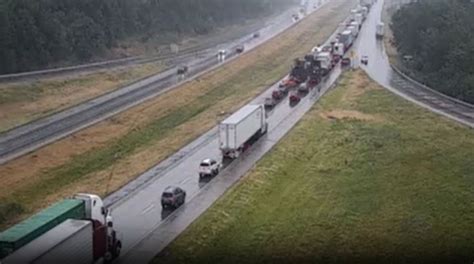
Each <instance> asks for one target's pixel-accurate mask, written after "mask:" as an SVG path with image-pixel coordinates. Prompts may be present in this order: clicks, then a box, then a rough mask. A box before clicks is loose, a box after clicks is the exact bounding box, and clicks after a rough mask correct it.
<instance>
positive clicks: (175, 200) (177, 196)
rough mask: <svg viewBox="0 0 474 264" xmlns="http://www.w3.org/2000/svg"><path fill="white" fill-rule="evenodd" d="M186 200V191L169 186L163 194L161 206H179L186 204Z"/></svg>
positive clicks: (164, 207)
mask: <svg viewBox="0 0 474 264" xmlns="http://www.w3.org/2000/svg"><path fill="white" fill-rule="evenodd" d="M185 200H186V192H185V191H184V190H183V189H181V188H179V187H174V186H169V187H167V188H166V189H165V190H164V191H163V194H162V195H161V206H162V207H163V209H166V208H168V207H173V208H178V207H180V206H181V205H183V204H184V202H185Z"/></svg>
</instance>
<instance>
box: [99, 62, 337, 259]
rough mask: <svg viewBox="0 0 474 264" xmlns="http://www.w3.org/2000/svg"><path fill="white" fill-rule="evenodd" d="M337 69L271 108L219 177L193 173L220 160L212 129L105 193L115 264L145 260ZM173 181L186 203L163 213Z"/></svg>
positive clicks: (270, 141) (276, 136) (282, 130)
mask: <svg viewBox="0 0 474 264" xmlns="http://www.w3.org/2000/svg"><path fill="white" fill-rule="evenodd" d="M340 73H341V69H340V68H336V69H335V70H334V71H333V72H332V74H331V75H330V76H329V77H328V78H327V79H326V80H325V81H324V82H323V83H322V84H321V85H320V86H319V87H318V88H319V89H317V88H316V89H313V90H311V92H310V93H309V94H308V95H306V96H305V97H304V98H303V99H302V100H301V102H300V103H299V104H297V105H296V106H290V104H289V101H288V98H285V99H284V100H283V101H282V102H280V103H279V104H278V105H277V106H276V107H275V108H274V109H273V110H272V111H271V112H269V116H268V123H269V131H268V133H267V134H266V135H265V136H264V137H263V138H261V139H260V140H259V141H258V142H257V143H256V144H255V145H254V146H252V147H251V148H250V149H249V150H248V152H246V153H245V154H244V155H242V156H241V157H240V158H239V159H238V160H235V161H234V162H232V163H231V164H230V165H229V166H227V167H226V168H225V169H224V170H223V171H222V172H221V173H220V174H219V175H218V176H216V177H214V178H212V179H205V180H200V179H199V176H198V174H197V169H198V166H199V163H200V161H201V160H202V159H204V158H215V159H221V154H220V151H219V148H218V137H217V127H215V128H213V129H212V130H210V131H208V132H207V133H205V134H204V135H202V136H201V137H200V138H198V139H196V140H195V141H193V142H192V143H190V144H189V145H187V146H185V147H184V148H182V149H181V150H180V151H178V152H177V153H175V154H174V155H173V156H171V157H170V158H168V159H167V160H165V161H163V162H161V163H160V164H158V165H156V166H155V167H153V168H151V169H150V170H149V171H147V172H145V173H144V174H143V175H141V176H140V177H138V178H137V179H136V180H135V181H133V182H132V183H130V184H128V185H127V186H125V187H124V188H122V189H121V190H119V191H117V192H116V193H114V194H113V195H111V196H109V197H107V198H106V199H105V202H106V204H107V205H108V206H109V208H111V210H112V215H113V216H114V222H115V227H116V229H117V230H120V232H121V237H122V241H123V254H122V257H121V259H120V260H119V262H122V263H129V262H133V263H146V262H148V261H149V260H150V259H151V258H153V257H154V256H155V255H156V254H157V253H158V252H159V251H160V250H161V249H163V248H164V247H165V246H166V245H167V244H168V243H170V242H171V241H172V240H173V239H174V238H175V237H176V236H177V235H178V234H179V233H180V232H182V231H183V230H184V229H185V228H186V227H187V226H188V225H189V224H190V223H191V222H192V221H193V220H194V219H196V218H197V217H198V216H199V215H200V214H201V213H202V212H204V211H205V210H206V209H207V208H208V207H209V206H210V205H211V204H212V203H213V202H214V201H215V200H216V199H217V198H218V197H220V196H221V195H222V194H223V193H224V192H225V191H226V190H227V189H228V188H229V187H230V186H232V184H234V183H235V182H236V181H238V180H239V178H240V177H241V176H242V175H244V174H245V173H246V172H247V171H248V170H249V169H250V168H251V167H252V166H253V165H254V164H255V163H256V162H257V161H258V160H259V159H260V158H261V157H262V156H263V155H264V154H265V153H266V152H267V151H269V150H270V149H271V148H272V147H273V146H274V145H275V144H276V143H277V142H278V141H279V140H280V139H281V138H282V137H283V136H284V135H285V134H286V133H287V132H288V131H289V130H290V129H291V128H292V127H293V126H294V125H295V124H296V122H298V120H299V119H300V118H301V117H302V116H303V115H304V114H305V113H306V112H307V111H308V110H309V109H310V108H311V106H312V105H313V104H314V102H316V101H317V100H318V99H319V98H320V97H321V96H322V95H323V94H324V93H325V92H326V91H327V90H328V89H329V88H330V87H331V85H333V84H334V83H335V81H336V79H337V77H338V76H339V75H340ZM275 88H276V85H274V86H272V87H269V89H268V90H267V91H265V92H264V93H262V94H261V95H259V96H258V97H257V98H255V99H254V100H253V101H252V102H250V103H251V104H252V103H263V101H264V98H265V97H268V96H271V92H272V91H273V89H275ZM171 185H174V186H180V187H182V188H183V189H185V190H186V192H187V196H186V198H187V202H186V204H185V205H184V206H182V207H180V208H179V209H177V210H176V211H174V212H172V211H163V210H162V208H161V203H160V195H161V192H162V191H163V190H164V189H165V188H166V187H167V186H171Z"/></svg>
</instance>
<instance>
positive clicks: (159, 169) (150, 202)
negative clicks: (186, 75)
mask: <svg viewBox="0 0 474 264" xmlns="http://www.w3.org/2000/svg"><path fill="white" fill-rule="evenodd" d="M382 5H383V2H382V1H379V2H378V3H377V5H375V6H374V8H373V9H372V10H371V12H370V16H369V18H368V19H367V20H366V22H365V24H364V26H363V29H362V32H361V34H360V35H359V39H358V40H357V42H356V44H355V46H354V50H356V51H357V53H358V54H361V55H362V54H363V55H369V57H370V63H369V65H368V67H366V68H365V70H366V71H367V72H368V73H369V75H370V76H372V78H374V79H375V80H377V81H379V82H380V83H381V84H383V85H384V86H386V87H387V88H388V89H390V90H392V91H397V94H399V93H401V92H400V90H401V89H402V88H403V87H402V86H401V85H400V82H401V81H400V79H398V78H400V76H398V77H397V75H396V72H393V71H392V69H391V67H390V65H389V64H388V61H387V59H386V56H385V54H384V50H383V44H382V43H381V42H379V41H377V40H376V39H375V25H376V24H377V22H378V21H379V19H380V14H381V10H382V9H381V8H382ZM383 60H385V62H386V63H385V64H380V63H381V62H380V61H383ZM380 65H382V66H380ZM340 73H341V70H340V69H339V68H337V69H336V70H335V71H334V72H333V73H332V74H331V76H330V78H329V79H328V80H327V81H326V82H325V83H323V84H322V86H321V87H320V88H321V92H318V91H317V90H313V91H312V92H311V93H310V94H309V95H308V96H307V97H306V98H304V99H303V100H302V101H301V102H300V104H299V105H297V106H295V107H293V108H292V107H290V106H289V102H288V99H285V100H284V101H283V102H281V103H280V104H279V105H277V107H276V108H275V109H274V110H273V111H272V112H271V113H270V116H269V124H270V127H269V132H268V134H267V135H266V136H265V137H263V138H262V139H260V140H259V142H258V143H257V144H256V145H254V146H253V147H252V148H251V149H250V150H249V152H248V153H246V154H245V155H243V156H242V157H241V158H239V159H238V160H236V161H234V162H233V163H231V164H230V165H229V166H228V167H227V168H226V169H225V170H224V171H223V172H222V173H221V174H220V175H218V176H217V177H215V178H213V179H212V180H210V181H200V180H199V177H198V176H197V166H198V164H199V162H200V161H201V160H202V159H203V158H208V157H210V158H216V159H218V158H219V157H220V153H219V150H218V142H217V135H216V128H214V129H212V130H211V131H209V132H208V133H206V134H205V135H203V136H202V137H200V138H199V139H197V140H196V141H194V142H193V143H191V144H190V145H188V146H186V147H185V148H183V149H182V150H181V151H179V152H178V153H176V154H175V155H173V156H172V157H170V158H169V159H168V160H166V161H164V162H163V163H160V164H159V165H157V166H156V167H154V168H152V169H150V170H149V171H148V172H146V173H145V174H144V175H142V176H141V177H140V178H138V179H137V180H136V181H135V182H133V183H132V184H130V185H128V186H126V187H125V188H124V189H122V190H120V191H118V192H117V193H115V194H114V195H112V196H110V197H108V198H107V199H106V202H107V203H108V204H111V208H112V210H113V214H114V216H115V222H116V227H117V228H118V230H121V232H123V233H122V236H123V237H122V238H123V241H124V254H123V256H122V258H121V259H120V260H119V262H121V263H128V262H140V263H146V262H148V261H149V260H150V259H151V258H153V256H155V255H156V254H157V253H158V252H160V251H161V250H162V249H163V248H164V247H166V245H168V244H169V243H170V242H171V241H172V240H173V239H175V238H176V237H177V236H178V234H179V233H181V232H182V231H183V230H184V229H185V228H186V227H187V226H188V225H189V224H190V223H191V222H192V221H193V220H194V219H195V218H197V217H198V216H199V215H200V214H202V213H203V212H204V211H205V210H206V209H207V208H208V207H209V206H211V205H212V203H213V202H214V201H215V200H216V199H217V198H218V197H219V196H220V195H222V194H223V193H224V192H225V190H227V189H228V188H229V187H230V186H232V184H234V183H235V182H236V181H238V180H239V178H240V177H241V176H242V175H244V174H245V173H246V172H247V171H248V170H249V169H251V167H252V166H253V165H254V164H255V162H256V161H257V160H259V159H260V158H261V157H262V156H263V155H264V154H265V153H266V152H267V151H268V150H270V149H271V147H272V146H273V145H274V144H276V143H277V142H278V140H279V139H280V138H281V137H283V136H284V135H285V133H287V132H288V131H289V130H290V129H291V127H292V126H293V125H294V124H295V123H296V122H297V121H298V120H299V118H301V117H302V116H303V115H304V113H305V112H306V111H308V110H309V109H310V107H311V106H312V104H313V103H314V102H315V101H317V100H318V99H319V98H320V97H321V96H322V95H323V94H324V92H326V91H327V90H328V89H329V87H330V86H331V85H332V84H333V83H334V82H335V80H336V78H337V77H338V76H339V75H340ZM408 83H409V82H408ZM405 86H408V85H406V84H405ZM408 89H409V90H411V89H413V90H414V91H411V93H417V92H416V91H418V90H419V89H420V88H419V87H414V88H408ZM271 90H272V89H269V90H268V91H266V92H265V93H264V94H262V95H260V96H259V97H257V98H256V99H255V100H254V101H253V102H252V103H261V102H262V101H263V98H264V97H266V96H269V93H270V91H271ZM406 93H408V92H406ZM403 96H404V97H408V95H405V94H404V95H403ZM408 98H411V99H410V100H421V98H415V99H414V98H412V97H408ZM417 102H418V101H417ZM430 102H431V103H433V102H435V101H433V100H431V101H430ZM435 106H436V107H439V105H435ZM456 109H459V108H456ZM169 185H177V186H181V187H183V188H184V189H185V190H186V191H187V192H188V201H187V203H186V204H185V205H184V206H183V207H181V208H179V209H178V210H176V211H174V212H169V211H162V209H161V206H160V193H161V191H163V189H164V188H165V187H167V186H169Z"/></svg>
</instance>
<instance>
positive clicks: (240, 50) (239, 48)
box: [235, 45, 245, 53]
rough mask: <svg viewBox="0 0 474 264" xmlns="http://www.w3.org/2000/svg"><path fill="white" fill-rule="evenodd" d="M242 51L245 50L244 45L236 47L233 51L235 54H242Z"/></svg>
mask: <svg viewBox="0 0 474 264" xmlns="http://www.w3.org/2000/svg"><path fill="white" fill-rule="evenodd" d="M244 50H245V47H244V45H239V46H237V47H236V48H235V51H236V52H237V53H242V52H244Z"/></svg>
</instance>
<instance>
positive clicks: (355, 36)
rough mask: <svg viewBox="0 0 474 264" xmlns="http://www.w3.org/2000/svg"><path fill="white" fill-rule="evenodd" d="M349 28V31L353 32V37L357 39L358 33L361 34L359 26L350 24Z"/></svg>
mask: <svg viewBox="0 0 474 264" xmlns="http://www.w3.org/2000/svg"><path fill="white" fill-rule="evenodd" d="M347 30H349V31H350V32H351V34H352V38H353V39H356V38H357V35H358V34H359V29H358V27H355V26H349V27H347Z"/></svg>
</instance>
